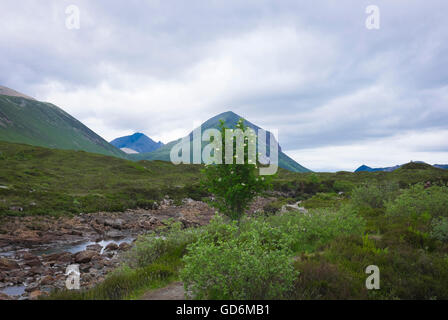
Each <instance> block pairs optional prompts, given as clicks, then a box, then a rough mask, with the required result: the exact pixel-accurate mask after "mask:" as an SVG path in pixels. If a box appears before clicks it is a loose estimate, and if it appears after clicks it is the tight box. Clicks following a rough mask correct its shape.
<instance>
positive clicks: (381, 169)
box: [355, 164, 401, 172]
mask: <svg viewBox="0 0 448 320" xmlns="http://www.w3.org/2000/svg"><path fill="white" fill-rule="evenodd" d="M400 167H401V166H394V167H385V168H371V167H369V166H366V165H365V164H363V165H362V166H360V167H359V168H358V169H356V170H355V172H361V171H368V172H376V171H388V172H390V171H394V170H396V169H398V168H400Z"/></svg>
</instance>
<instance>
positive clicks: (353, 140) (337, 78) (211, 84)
mask: <svg viewBox="0 0 448 320" xmlns="http://www.w3.org/2000/svg"><path fill="white" fill-rule="evenodd" d="M299 2H300V3H299ZM71 4H74V5H76V6H77V7H78V8H79V10H80V28H79V29H68V28H67V27H66V19H67V17H69V16H70V14H67V13H66V8H67V6H69V5H71ZM368 5H376V6H378V8H379V9H380V21H379V22H380V29H367V28H366V25H365V21H366V19H367V17H368V16H369V14H367V13H366V7H367V6H368ZM447 15H448V2H447V1H446V0H440V1H438V0H426V1H421V0H370V1H362V0H352V1H346V0H337V1H336V0H315V1H297V0H292V1H284V0H275V1H274V0H271V1H264V0H244V1H241V0H235V1H232V0H207V1H206V0H202V1H195V0H188V1H186V0H182V1H170V0H160V1H137V0H127V1H110V0H107V1H106V0H95V1H76V0H72V1H63V0H54V1H51V0H45V1H25V0H20V1H17V0H2V2H1V6H0V30H1V32H0V85H4V86H7V87H10V88H12V89H15V90H17V91H20V92H23V93H25V94H28V95H31V96H33V97H35V98H37V99H39V100H43V101H48V102H52V103H54V104H56V105H58V106H60V107H61V108H63V109H64V110H66V111H67V112H69V113H70V114H72V115H73V116H74V117H76V118H77V119H79V120H80V121H82V122H83V123H84V124H86V125H87V126H88V127H90V128H91V129H92V130H94V131H95V132H97V133H98V134H100V135H101V136H102V137H104V138H105V139H106V140H108V141H110V140H112V139H114V138H116V137H119V136H123V135H128V134H132V133H134V132H136V131H139V132H143V133H145V134H147V135H148V136H150V137H151V138H153V139H154V140H161V141H162V142H165V143H166V142H169V141H171V140H174V139H176V138H179V137H182V136H184V135H186V134H187V133H188V132H189V131H191V129H192V128H193V126H194V124H195V123H198V121H205V120H207V119H208V118H210V117H212V116H214V115H216V114H218V113H220V112H224V111H227V110H232V111H234V112H235V113H237V114H239V115H241V116H243V117H245V118H246V119H248V120H250V121H251V122H253V123H255V124H257V125H259V126H260V127H263V128H266V129H278V131H279V141H280V145H281V146H282V149H283V151H285V152H286V153H287V154H288V155H290V156H291V157H292V158H294V159H295V160H296V161H298V162H299V163H300V164H302V165H304V166H305V167H308V168H310V169H312V170H316V171H335V170H350V171H353V170H354V169H356V168H357V167H358V166H359V165H361V164H367V165H370V166H373V167H378V166H392V165H395V164H401V163H405V162H408V161H410V160H422V161H426V162H429V163H448V43H447V39H448V19H447V18H446V17H447Z"/></svg>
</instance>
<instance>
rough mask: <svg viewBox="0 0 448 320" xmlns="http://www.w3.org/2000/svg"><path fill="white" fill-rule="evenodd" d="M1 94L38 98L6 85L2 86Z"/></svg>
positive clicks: (0, 88) (0, 87)
mask: <svg viewBox="0 0 448 320" xmlns="http://www.w3.org/2000/svg"><path fill="white" fill-rule="evenodd" d="M0 95H5V96H11V97H22V98H25V99H29V100H36V99H34V98H31V97H29V96H27V95H25V94H23V93H20V92H17V91H16V90H13V89H10V88H7V87H4V86H0Z"/></svg>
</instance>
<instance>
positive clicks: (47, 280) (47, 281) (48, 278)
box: [40, 276, 55, 286]
mask: <svg viewBox="0 0 448 320" xmlns="http://www.w3.org/2000/svg"><path fill="white" fill-rule="evenodd" d="M54 282H55V279H54V278H53V277H52V276H46V277H44V278H42V280H40V285H41V286H46V285H52V284H54Z"/></svg>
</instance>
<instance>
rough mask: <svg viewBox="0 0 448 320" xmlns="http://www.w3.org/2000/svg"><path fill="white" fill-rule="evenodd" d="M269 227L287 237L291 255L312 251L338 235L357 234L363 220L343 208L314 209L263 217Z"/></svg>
mask: <svg viewBox="0 0 448 320" xmlns="http://www.w3.org/2000/svg"><path fill="white" fill-rule="evenodd" d="M267 220H268V221H269V223H270V225H271V226H272V227H274V228H276V229H279V230H281V231H282V232H283V234H286V235H288V236H289V237H291V242H290V244H289V248H290V249H291V250H293V251H294V252H297V253H301V252H312V251H314V250H316V248H318V247H319V246H322V245H324V244H326V243H328V242H329V241H331V240H333V239H334V238H335V237H337V236H340V235H350V234H355V235H361V234H362V233H363V231H364V228H365V221H364V219H363V218H361V217H359V216H358V215H357V213H356V211H355V209H354V208H353V207H351V206H348V205H345V206H342V207H341V208H340V209H338V210H333V209H315V210H312V211H310V212H309V213H308V214H303V213H300V212H287V213H285V214H283V215H279V216H272V217H269V218H267Z"/></svg>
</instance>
